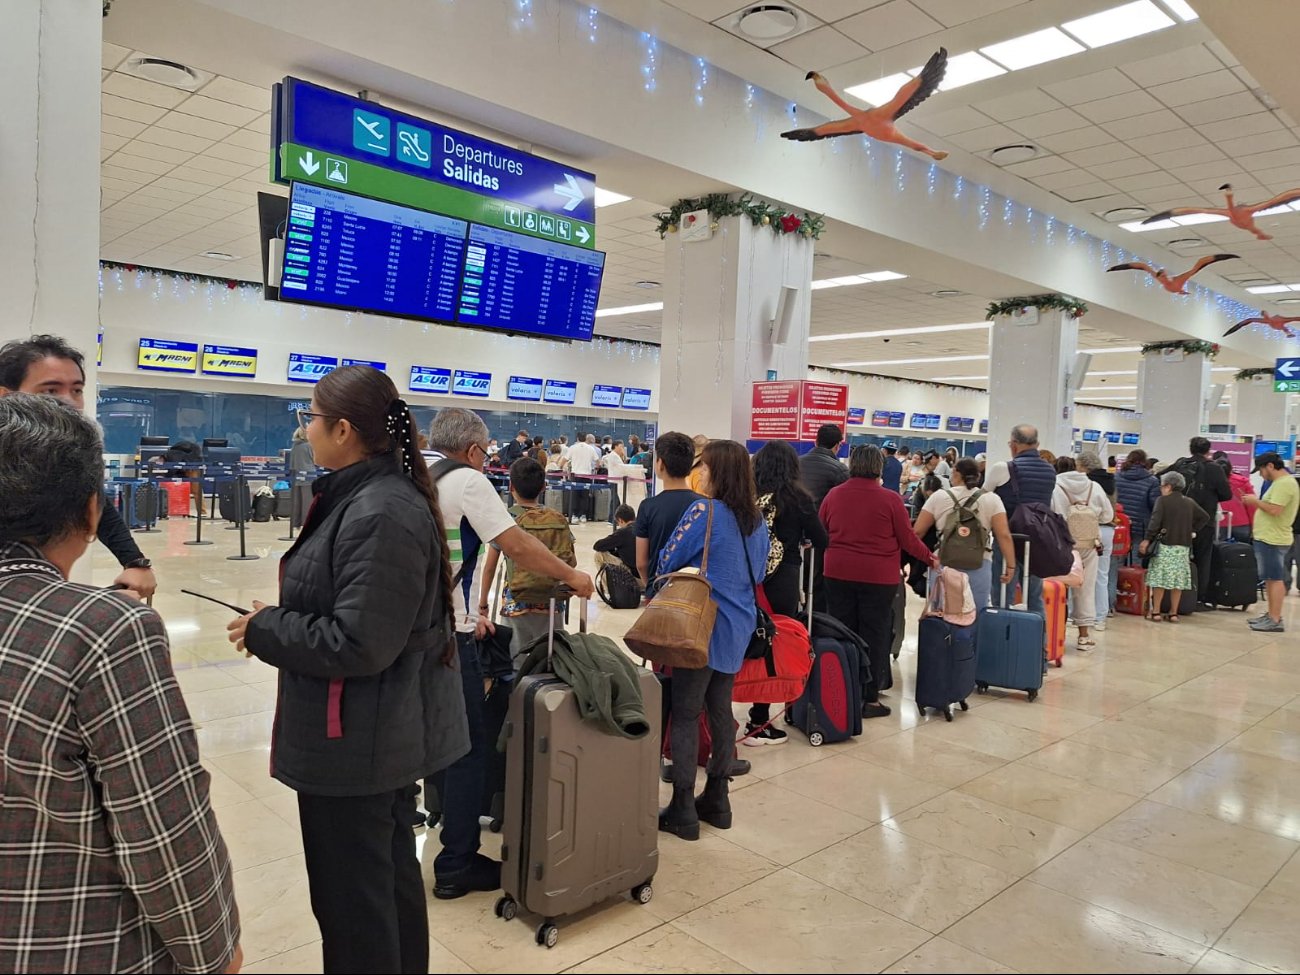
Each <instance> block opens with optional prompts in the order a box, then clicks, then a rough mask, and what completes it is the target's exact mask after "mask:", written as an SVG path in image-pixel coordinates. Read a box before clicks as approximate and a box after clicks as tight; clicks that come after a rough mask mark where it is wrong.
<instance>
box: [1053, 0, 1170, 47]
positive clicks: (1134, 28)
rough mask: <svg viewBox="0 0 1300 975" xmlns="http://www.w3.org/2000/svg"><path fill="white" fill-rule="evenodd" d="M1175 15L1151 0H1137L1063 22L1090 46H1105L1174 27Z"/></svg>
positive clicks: (1068, 30)
mask: <svg viewBox="0 0 1300 975" xmlns="http://www.w3.org/2000/svg"><path fill="white" fill-rule="evenodd" d="M1173 23H1174V21H1173V18H1171V17H1170V16H1169V15H1168V14H1167V13H1165V12H1164V11H1163V10H1161V9H1160V8H1159V7H1157V6H1156V5H1155V4H1154V3H1152V2H1151V0H1135V2H1134V3H1125V4H1121V5H1120V6H1118V7H1112V8H1111V9H1109V10H1103V11H1101V12H1100V13H1095V14H1092V15H1090V16H1087V17H1080V18H1079V19H1078V20H1068V21H1066V22H1065V23H1064V24H1062V25H1061V27H1063V28H1064V29H1065V30H1066V31H1067V32H1068V33H1070V34H1072V35H1073V36H1074V37H1075V38H1077V39H1078V40H1080V41H1082V42H1083V43H1084V44H1087V45H1088V46H1089V47H1105V46H1106V45H1107V44H1115V43H1116V42H1118V41H1126V40H1128V39H1129V38H1130V37H1140V36H1141V35H1143V34H1150V33H1151V32H1152V31H1157V30H1163V29H1164V28H1166V27H1172V26H1173Z"/></svg>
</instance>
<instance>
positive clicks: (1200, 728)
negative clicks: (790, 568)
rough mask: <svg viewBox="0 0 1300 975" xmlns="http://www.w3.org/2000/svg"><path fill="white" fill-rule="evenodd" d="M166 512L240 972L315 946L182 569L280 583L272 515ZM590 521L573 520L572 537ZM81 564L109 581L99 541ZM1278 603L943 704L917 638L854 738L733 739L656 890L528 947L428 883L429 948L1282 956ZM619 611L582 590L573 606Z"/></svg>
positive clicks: (1153, 628)
mask: <svg viewBox="0 0 1300 975" xmlns="http://www.w3.org/2000/svg"><path fill="white" fill-rule="evenodd" d="M163 527H164V531H163V532H162V533H161V534H157V535H144V536H141V544H142V545H143V547H144V548H145V551H146V552H148V553H149V554H150V555H151V556H153V557H154V559H155V560H156V561H157V563H158V572H159V577H160V579H161V580H162V584H163V586H164V591H163V592H162V593H160V595H159V597H158V598H157V600H156V605H157V607H158V609H159V610H160V611H161V612H162V613H163V615H164V617H165V618H166V619H167V622H168V626H169V629H170V632H171V636H172V646H173V652H174V659H175V665H176V671H177V676H178V678H179V680H180V683H181V686H182V688H183V689H184V692H185V696H186V699H187V700H188V702H189V706H190V709H191V711H192V713H193V716H194V719H195V720H196V722H198V723H199V725H200V729H199V740H200V742H201V745H202V750H203V757H204V760H205V762H206V764H207V766H208V768H209V769H210V771H211V773H212V799H213V804H214V806H215V807H216V810H217V815H218V818H219V820H220V822H221V826H222V829H223V832H224V834H225V837H226V842H227V844H228V845H229V847H230V851H231V856H232V857H233V859H234V862H235V866H236V868H237V871H238V872H237V873H236V883H237V887H238V897H239V904H240V910H241V913H242V916H243V929H244V942H243V943H244V953H245V958H246V959H247V962H248V965H247V969H246V970H247V971H249V972H313V971H319V970H320V968H319V965H320V957H319V946H318V941H317V930H316V925H315V921H314V919H313V918H312V915H311V910H310V907H309V904H308V899H307V889H306V879H305V875H304V872H303V864H302V854H301V842H300V839H299V835H298V828H297V824H296V823H297V820H296V807H295V803H294V798H293V795H292V793H291V792H290V791H289V790H287V789H286V788H284V787H283V786H281V785H279V784H278V783H276V782H274V781H273V780H272V779H270V778H269V777H268V775H267V756H268V743H269V731H270V726H271V708H272V706H273V702H274V688H275V685H274V680H275V672H274V671H273V670H272V669H271V668H270V667H267V666H265V665H264V664H261V663H259V662H257V661H255V660H252V661H250V660H245V659H244V658H242V657H240V656H237V655H236V654H235V653H234V652H233V651H232V649H231V647H230V645H229V644H227V643H226V641H225V634H224V625H225V623H226V621H227V620H228V618H229V614H228V613H227V612H226V611H225V610H223V609H221V608H220V607H215V606H209V605H208V604H204V603H200V602H199V601H198V600H195V599H193V598H191V597H188V596H184V595H181V594H179V593H177V592H176V590H177V589H178V588H179V587H181V586H185V587H186V588H192V589H197V590H199V591H201V592H207V593H210V594H212V595H214V596H217V597H219V598H222V599H225V600H227V601H230V602H233V603H236V604H247V603H248V602H249V601H250V600H252V599H254V598H262V599H267V600H271V599H273V598H274V593H275V572H276V560H277V558H278V556H279V555H280V554H281V553H282V552H283V551H284V550H285V548H286V547H287V545H286V543H284V542H282V541H279V540H278V539H277V536H280V535H282V534H284V530H285V529H284V527H283V525H280V524H275V523H271V524H260V525H251V526H250V528H249V543H250V551H253V552H256V553H257V554H259V555H261V556H262V558H261V559H260V560H258V561H255V562H231V561H227V560H226V558H225V556H227V555H229V554H232V553H233V552H234V551H236V550H237V545H238V542H237V539H238V536H237V533H235V532H232V531H223V530H220V529H218V530H217V531H215V532H212V533H211V536H212V537H214V538H215V540H216V544H215V545H212V546H205V547H202V548H195V547H186V546H185V545H183V544H182V543H183V542H184V541H185V540H186V539H188V538H190V537H191V532H192V530H193V527H192V522H189V521H173V522H171V523H170V524H167V523H164V526H163ZM206 527H207V526H206V525H205V529H206ZM597 535H598V531H597V529H595V528H591V527H587V526H582V527H580V528H579V529H578V536H579V550H580V552H582V551H584V550H587V549H589V546H590V542H591V540H592V539H594V538H595V537H597ZM94 569H95V578H96V579H97V580H99V581H105V582H106V581H107V580H109V579H111V577H112V574H113V573H112V569H111V565H110V562H109V559H108V558H107V557H106V553H105V552H103V550H102V549H98V548H97V549H96V551H95V554H94ZM918 605H919V604H918V601H915V600H914V601H913V604H912V607H911V609H912V613H913V614H915V612H916V611H917V609H918ZM1287 610H1288V614H1289V616H1290V619H1291V623H1292V626H1293V627H1295V629H1293V631H1292V632H1291V633H1289V634H1285V635H1282V636H1277V637H1275V636H1269V635H1266V634H1255V633H1252V632H1251V631H1250V630H1248V629H1247V628H1246V625H1245V616H1244V615H1243V614H1240V613H1235V614H1234V613H1215V614H1204V615H1197V616H1195V617H1194V618H1192V619H1189V620H1186V621H1185V622H1184V623H1183V624H1181V625H1179V626H1169V625H1163V624H1161V625H1152V624H1148V623H1145V622H1143V621H1141V620H1138V619H1135V618H1132V617H1120V618H1118V619H1115V620H1112V621H1111V626H1110V627H1109V629H1108V631H1107V632H1105V633H1103V634H1100V635H1099V643H1100V645H1099V646H1098V648H1097V650H1095V651H1094V652H1092V653H1091V654H1089V655H1087V656H1081V655H1079V654H1077V653H1075V652H1073V651H1070V652H1069V653H1068V654H1067V656H1066V660H1065V667H1064V669H1062V670H1059V671H1058V670H1053V671H1052V673H1051V674H1050V675H1049V678H1048V682H1047V684H1046V686H1045V687H1044V689H1043V691H1042V694H1041V696H1040V697H1039V699H1038V701H1037V702H1036V703H1033V704H1030V703H1028V702H1026V701H1025V700H1024V698H1023V695H1007V696H1004V695H1001V694H997V693H993V694H989V695H987V696H977V697H974V698H972V699H971V702H970V704H971V710H970V712H969V713H967V714H958V715H957V718H956V720H955V721H954V722H953V723H951V724H948V723H946V722H944V721H943V719H942V717H938V718H936V717H933V716H932V717H931V718H929V719H928V720H922V719H919V718H918V717H917V713H916V709H915V708H914V707H913V706H912V705H911V703H910V701H909V700H908V697H909V695H910V693H911V686H912V679H913V673H914V660H915V656H914V642H913V641H912V640H909V641H908V644H907V645H906V646H905V648H904V652H903V656H902V658H901V660H900V667H899V669H900V671H901V680H900V681H899V683H898V684H897V685H896V687H895V689H894V691H893V692H892V693H890V694H889V695H888V696H887V698H886V699H887V700H888V701H889V702H890V703H891V704H893V705H894V713H893V714H892V715H891V716H890V717H888V718H884V719H879V720H874V721H871V722H868V725H867V728H866V730H865V733H864V734H863V736H862V737H861V738H860V739H856V740H854V741H853V742H850V743H844V744H840V745H828V746H825V747H822V748H817V749H814V748H811V747H809V746H808V744H807V743H806V741H805V740H803V739H802V737H801V736H800V735H798V734H797V733H796V734H792V735H791V737H790V741H789V743H788V744H786V745H783V746H780V747H766V748H745V749H744V750H743V751H744V757H746V758H748V759H751V760H752V761H753V763H754V771H753V773H752V774H751V775H749V776H746V777H745V778H742V779H738V780H736V782H735V783H734V785H733V789H734V808H735V820H736V825H735V827H734V828H733V829H731V830H730V831H727V832H718V831H715V830H712V829H710V828H708V827H706V828H705V831H704V836H703V838H702V839H701V841H700V842H698V843H695V844H689V845H688V844H685V843H683V842H681V841H680V840H677V839H675V838H669V837H665V838H663V840H662V843H661V847H660V853H661V868H660V872H659V875H658V877H656V880H655V898H654V900H653V901H652V902H651V903H650V904H648V905H646V906H645V907H640V906H636V905H633V904H632V903H631V902H629V901H623V902H615V903H611V904H608V905H606V906H605V907H603V908H601V909H597V910H593V911H591V912H589V913H587V914H586V915H584V916H581V917H579V918H577V919H571V920H568V921H567V922H565V923H564V924H563V926H562V934H561V938H560V942H559V945H558V946H557V947H556V948H555V949H554V950H551V951H547V950H544V949H541V948H538V947H537V946H536V945H534V944H533V940H532V928H531V927H529V926H526V925H524V924H522V923H519V922H516V923H513V924H503V923H502V922H501V921H499V920H497V919H495V918H494V917H493V916H492V905H493V896H491V895H487V894H484V895H479V896H472V897H467V898H464V899H462V900H459V901H453V902H440V901H434V900H433V899H432V898H430V901H429V922H430V924H429V927H430V931H431V934H432V938H433V943H432V945H431V947H432V957H431V970H432V971H436V972H471V971H479V972H523V971H529V972H557V971H580V972H660V971H662V972H669V971H681V972H736V971H745V970H749V971H755V972H788V971H829V972H874V971H889V972H940V971H951V972H956V971H961V972H1012V971H1021V972H1085V971H1086V972H1187V971H1192V972H1260V971H1278V972H1282V971H1297V970H1300V853H1297V849H1300V639H1297V636H1296V633H1298V632H1300V599H1297V598H1296V597H1295V596H1289V597H1288V598H1287ZM633 615H634V614H633V613H631V612H614V611H611V610H607V609H604V608H603V606H601V605H600V604H593V607H592V624H593V629H595V630H596V631H597V632H601V633H606V634H608V635H611V636H618V635H620V634H621V633H622V631H623V630H624V629H625V628H626V626H627V625H628V622H629V618H630V617H631V616H633ZM910 629H911V631H912V633H913V634H914V632H915V626H914V625H913V626H911V627H910ZM421 840H422V842H423V841H427V840H429V837H427V836H422V837H421ZM432 842H435V843H436V839H434V840H432ZM498 842H499V841H498V840H497V838H496V837H495V836H492V835H491V834H488V833H486V831H485V846H486V848H487V849H488V850H489V852H491V851H493V848H494V847H495V846H496V844H497V843H498ZM424 859H425V860H426V862H427V863H429V864H430V866H429V868H428V870H427V871H426V872H427V874H428V876H429V879H430V880H432V867H431V863H432V857H431V856H427V855H426V856H425V857H424Z"/></svg>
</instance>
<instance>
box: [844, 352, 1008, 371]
mask: <svg viewBox="0 0 1300 975" xmlns="http://www.w3.org/2000/svg"><path fill="white" fill-rule="evenodd" d="M987 361H988V356H986V355H950V356H928V357H927V358H925V359H884V360H876V361H870V362H836V363H833V365H835V366H838V367H846V368H847V367H850V366H921V365H926V364H928V363H931V362H987Z"/></svg>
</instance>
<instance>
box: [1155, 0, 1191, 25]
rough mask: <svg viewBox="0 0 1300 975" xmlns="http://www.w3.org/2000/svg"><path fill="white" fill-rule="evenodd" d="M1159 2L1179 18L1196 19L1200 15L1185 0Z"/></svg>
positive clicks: (1161, 0)
mask: <svg viewBox="0 0 1300 975" xmlns="http://www.w3.org/2000/svg"><path fill="white" fill-rule="evenodd" d="M1160 2H1161V3H1163V4H1164V5H1165V6H1166V7H1168V8H1169V9H1170V10H1172V11H1173V12H1174V13H1175V14H1177V15H1178V19H1179V20H1184V21H1186V20H1196V19H1198V18H1199V17H1200V14H1198V13H1197V12H1196V11H1195V10H1193V9H1192V5H1191V4H1190V3H1188V2H1187V0H1160Z"/></svg>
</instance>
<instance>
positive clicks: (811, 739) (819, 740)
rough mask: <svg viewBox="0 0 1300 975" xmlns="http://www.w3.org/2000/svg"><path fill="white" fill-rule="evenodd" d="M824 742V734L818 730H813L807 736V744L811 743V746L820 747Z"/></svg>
mask: <svg viewBox="0 0 1300 975" xmlns="http://www.w3.org/2000/svg"><path fill="white" fill-rule="evenodd" d="M825 742H826V736H825V735H823V734H822V733H821V732H820V731H814V732H813V733H812V734H811V735H809V736H808V744H810V745H812V746H813V748H820V747H821V746H822V745H823V744H825Z"/></svg>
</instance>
